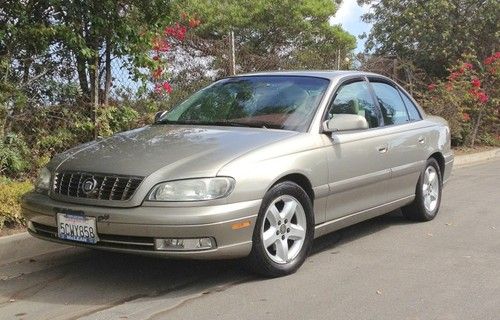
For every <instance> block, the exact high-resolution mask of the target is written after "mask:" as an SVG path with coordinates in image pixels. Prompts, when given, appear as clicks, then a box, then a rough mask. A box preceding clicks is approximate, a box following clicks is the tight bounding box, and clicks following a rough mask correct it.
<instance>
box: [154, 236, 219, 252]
mask: <svg viewBox="0 0 500 320" xmlns="http://www.w3.org/2000/svg"><path fill="white" fill-rule="evenodd" d="M212 248H215V241H214V240H213V239H212V238H191V239H185V238H167V239H155V249H156V250H163V251H195V250H208V249H212Z"/></svg>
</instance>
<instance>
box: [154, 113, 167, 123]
mask: <svg viewBox="0 0 500 320" xmlns="http://www.w3.org/2000/svg"><path fill="white" fill-rule="evenodd" d="M166 112H167V111H158V112H157V113H155V120H154V122H155V123H156V122H158V120H160V119H161V117H163V115H164V114H165V113H166Z"/></svg>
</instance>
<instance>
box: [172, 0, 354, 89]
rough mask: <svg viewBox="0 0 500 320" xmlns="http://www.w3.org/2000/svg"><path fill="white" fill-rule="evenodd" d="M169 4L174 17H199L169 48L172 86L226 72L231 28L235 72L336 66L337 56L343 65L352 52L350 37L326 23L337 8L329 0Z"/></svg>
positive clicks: (178, 0)
mask: <svg viewBox="0 0 500 320" xmlns="http://www.w3.org/2000/svg"><path fill="white" fill-rule="evenodd" d="M172 8H173V11H175V12H177V15H179V16H182V15H187V16H188V17H190V18H192V19H195V20H199V21H201V24H200V25H199V27H198V28H197V29H196V31H195V32H194V34H191V35H189V36H188V37H187V38H186V40H185V41H184V42H183V43H179V44H178V46H177V47H178V50H173V51H172V52H171V54H172V55H171V60H172V61H174V63H172V69H171V72H172V75H173V81H172V82H173V84H174V85H176V86H177V87H178V86H179V85H181V86H182V87H190V88H192V84H193V80H194V79H193V78H192V77H189V76H187V75H193V74H196V75H197V77H196V81H199V79H200V78H203V77H206V78H210V77H221V76H227V75H229V74H231V72H230V65H231V64H230V60H229V59H230V45H229V43H230V40H229V39H228V35H229V33H230V32H231V31H232V32H233V33H234V38H235V51H236V52H235V55H236V71H237V73H245V72H253V71H263V70H290V69H336V68H337V62H338V60H339V58H340V61H341V64H340V66H341V67H344V68H346V67H348V64H347V62H346V61H347V60H346V59H345V58H346V57H348V58H351V57H352V52H353V50H354V48H355V46H356V38H355V37H354V36H352V35H351V34H349V33H348V32H346V31H345V30H343V29H342V28H341V27H340V26H337V25H334V26H332V25H331V24H330V23H329V19H330V17H332V16H333V15H334V14H335V12H336V10H337V4H336V2H334V1H332V0H300V1H297V0H252V1H250V0H223V1H215V0H212V1H206V0H176V1H174V2H173V5H172ZM339 53H340V55H339ZM339 56H340V57H339ZM351 60H352V59H351ZM175 61H177V62H175ZM186 70H188V71H187V72H186ZM173 98H176V95H175V90H174V97H173ZM181 98H182V97H179V98H178V99H181ZM176 99H177V98H176Z"/></svg>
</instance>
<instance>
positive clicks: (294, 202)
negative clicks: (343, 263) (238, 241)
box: [247, 181, 314, 277]
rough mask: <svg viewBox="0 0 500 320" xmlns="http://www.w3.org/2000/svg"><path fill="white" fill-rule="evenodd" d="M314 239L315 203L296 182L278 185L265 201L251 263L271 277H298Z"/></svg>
mask: <svg viewBox="0 0 500 320" xmlns="http://www.w3.org/2000/svg"><path fill="white" fill-rule="evenodd" d="M313 238H314V215H313V210H312V204H311V199H310V198H309V196H308V195H307V193H306V192H305V191H304V189H302V188H301V187H300V186H298V185H297V184H295V183H293V182H290V181H285V182H281V183H278V184H276V185H275V186H273V187H272V188H271V189H270V190H269V191H268V192H267V193H266V195H265V196H264V199H263V201H262V205H261V209H260V212H259V216H258V218H257V222H256V225H255V230H254V233H253V239H252V240H253V245H252V251H251V253H250V255H249V256H248V259H247V263H248V265H249V266H250V267H251V269H252V270H253V271H254V272H256V273H259V274H261V275H264V276H268V277H279V276H284V275H288V274H291V273H294V272H295V271H297V269H298V268H299V267H300V266H301V265H302V263H304V260H305V259H306V258H307V255H308V253H309V250H310V248H311V245H312V242H313Z"/></svg>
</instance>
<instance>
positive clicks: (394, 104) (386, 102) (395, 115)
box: [371, 82, 409, 125]
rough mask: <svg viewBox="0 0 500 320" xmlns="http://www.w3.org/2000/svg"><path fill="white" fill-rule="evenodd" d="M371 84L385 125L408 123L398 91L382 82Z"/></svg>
mask: <svg viewBox="0 0 500 320" xmlns="http://www.w3.org/2000/svg"><path fill="white" fill-rule="evenodd" d="M371 84H372V87H373V91H375V95H376V96H377V100H378V103H379V105H380V111H382V117H383V118H384V123H385V125H391V124H403V123H406V122H408V121H409V120H408V112H407V111H406V107H405V104H404V102H403V99H402V98H401V96H400V95H399V92H398V90H397V89H396V88H394V87H393V86H391V85H388V84H386V83H383V82H372V83H371Z"/></svg>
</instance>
